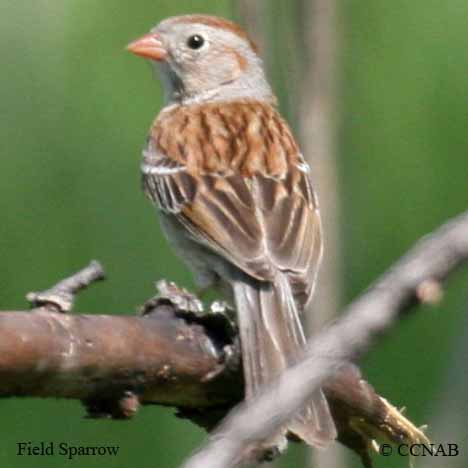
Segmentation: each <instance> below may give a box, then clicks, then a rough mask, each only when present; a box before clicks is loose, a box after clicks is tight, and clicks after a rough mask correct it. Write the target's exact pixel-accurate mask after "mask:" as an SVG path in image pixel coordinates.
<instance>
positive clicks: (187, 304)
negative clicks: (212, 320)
mask: <svg viewBox="0 0 468 468" xmlns="http://www.w3.org/2000/svg"><path fill="white" fill-rule="evenodd" d="M155 286H156V289H157V291H158V293H157V294H156V295H155V296H154V297H152V298H151V299H149V300H147V301H146V302H145V303H144V304H143V306H142V307H141V309H140V314H141V315H146V314H149V313H150V312H151V311H152V310H153V309H154V308H155V307H156V306H158V305H160V304H163V303H166V304H167V303H170V304H172V305H174V306H175V307H177V309H178V310H180V311H183V312H190V313H193V314H195V315H204V313H205V311H204V307H203V303H202V302H201V301H200V299H198V297H197V296H195V295H194V294H192V293H190V292H189V291H187V290H186V289H185V288H182V287H180V286H177V284H175V283H174V282H172V281H167V280H164V279H163V280H159V281H157V282H156V284H155Z"/></svg>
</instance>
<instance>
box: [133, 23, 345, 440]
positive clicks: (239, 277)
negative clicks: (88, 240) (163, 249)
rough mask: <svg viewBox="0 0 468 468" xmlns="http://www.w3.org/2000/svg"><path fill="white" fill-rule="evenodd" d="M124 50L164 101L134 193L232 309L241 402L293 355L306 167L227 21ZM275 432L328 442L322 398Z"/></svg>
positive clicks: (169, 29)
mask: <svg viewBox="0 0 468 468" xmlns="http://www.w3.org/2000/svg"><path fill="white" fill-rule="evenodd" d="M127 49H128V50H129V51H130V52H132V53H133V54H136V55H137V56H140V57H143V58H145V59H148V60H149V61H150V63H151V64H152V65H153V66H154V69H155V70H156V71H157V73H158V74H159V76H160V78H161V82H162V84H163V88H164V92H165V105H164V107H163V108H162V109H161V111H160V112H159V114H158V116H157V117H156V119H155V120H154V122H153V123H152V125H151V128H150V131H149V135H148V138H147V143H146V146H145V149H144V150H143V158H142V163H141V174H142V185H143V189H144V192H145V194H146V195H147V197H148V198H149V199H150V200H151V201H152V202H153V203H154V205H155V206H156V207H157V209H158V211H159V218H160V222H161V226H162V230H163V231H164V233H165V235H166V237H167V239H168V241H169V243H170V244H171V245H172V247H173V248H174V249H175V251H176V253H177V254H178V255H179V256H180V257H181V259H182V260H183V261H184V262H185V263H186V264H187V266H188V267H189V269H190V270H191V271H192V272H193V274H194V277H195V279H196V282H197V283H198V285H199V286H200V288H202V289H207V288H210V287H214V288H217V289H218V290H220V291H222V292H223V294H224V295H225V296H226V297H227V298H228V300H230V301H233V303H234V306H235V309H236V314H237V324H238V329H239V334H240V343H241V354H242V362H243V373H244V382H245V398H246V400H247V401H251V400H252V398H254V397H255V396H256V395H257V394H258V393H259V392H260V391H261V389H262V388H263V387H264V386H265V385H268V384H269V383H271V382H273V381H274V379H276V378H277V377H278V376H279V375H280V374H281V373H282V372H283V371H284V370H285V369H286V368H287V367H289V366H291V365H293V364H294V363H295V362H297V361H298V360H299V358H300V356H301V355H302V353H303V352H304V347H305V344H306V339H305V336H304V331H303V327H302V324H301V321H300V314H301V313H302V311H303V310H304V309H306V307H307V306H308V304H309V303H310V299H311V297H312V294H313V290H314V286H315V283H316V277H317V272H318V268H319V265H320V262H321V258H322V251H323V242H322V228H321V221H320V212H319V205H318V201H317V196H316V194H315V192H314V189H313V187H312V183H311V174H310V172H311V170H310V167H309V165H308V164H307V163H306V161H305V159H304V157H303V155H302V154H301V151H300V149H299V146H298V144H297V143H296V140H295V138H294V136H293V134H292V131H291V129H290V127H289V126H288V124H287V123H286V121H285V119H283V117H282V116H281V115H280V113H279V111H278V103H277V98H276V97H275V94H274V92H273V90H272V88H271V86H270V84H269V82H268V80H267V78H266V73H265V71H264V67H263V62H262V60H261V58H260V54H259V51H258V48H257V46H256V45H255V43H254V42H253V41H252V39H251V38H250V37H249V35H248V34H247V33H246V32H245V31H244V29H242V27H241V26H239V25H238V24H236V23H234V22H232V21H230V20H227V19H224V18H220V17H216V16H210V15H201V14H191V15H183V16H176V17H170V18H167V19H164V20H162V21H161V22H160V23H159V24H158V25H157V26H156V27H154V28H153V29H151V30H150V32H149V33H148V34H145V35H144V36H142V37H140V38H139V39H137V40H135V41H133V42H131V43H130V44H129V45H128V46H127ZM281 434H282V435H283V436H284V434H288V435H291V436H293V438H298V439H300V440H303V441H305V442H306V443H308V444H309V445H312V446H315V447H325V446H327V445H328V444H329V443H330V442H331V441H332V440H334V439H335V438H336V427H335V424H334V421H333V418H332V416H331V412H330V408H329V405H328V402H327V399H326V397H325V396H324V393H323V391H322V390H319V391H318V392H316V393H315V394H314V395H313V397H312V398H311V399H310V401H309V402H308V403H307V406H306V407H305V408H303V409H301V410H300V412H298V413H297V414H296V415H294V416H293V418H292V419H291V421H290V422H288V423H287V427H285V428H283V429H282V433H281Z"/></svg>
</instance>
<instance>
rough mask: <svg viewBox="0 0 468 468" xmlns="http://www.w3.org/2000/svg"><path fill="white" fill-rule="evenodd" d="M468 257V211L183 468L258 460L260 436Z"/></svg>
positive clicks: (350, 310)
mask: <svg viewBox="0 0 468 468" xmlns="http://www.w3.org/2000/svg"><path fill="white" fill-rule="evenodd" d="M467 259H468V212H466V213H464V214H462V215H460V216H459V217H457V218H456V219H454V220H452V221H451V222H449V223H447V224H446V225H444V226H442V227H441V228H439V229H438V230H437V231H436V232H435V233H434V234H432V235H431V236H428V237H426V238H423V239H422V240H421V241H419V242H418V243H417V244H416V246H415V247H414V248H413V249H412V250H411V251H410V252H409V253H408V254H406V255H405V256H404V257H403V258H402V259H401V260H400V261H399V262H398V263H397V264H396V265H395V266H394V267H393V268H391V269H390V270H389V271H388V272H387V273H385V274H384V275H383V276H382V277H381V278H380V279H379V280H378V281H377V282H376V283H375V284H374V286H373V287H371V288H370V289H369V290H368V291H367V292H365V293H364V294H363V295H362V296H361V297H359V298H358V299H356V300H355V301H354V302H353V303H352V304H351V305H350V306H348V307H347V308H346V310H345V311H344V316H343V319H341V320H339V321H338V322H337V323H336V324H335V325H333V326H331V327H329V328H328V329H326V330H324V331H322V332H320V333H319V334H318V335H317V336H316V337H314V338H313V339H312V340H311V342H310V344H309V346H308V349H307V354H306V357H305V359H304V360H302V361H301V362H300V363H299V364H297V365H295V366H294V367H292V368H290V369H289V370H287V371H286V372H285V373H284V374H283V375H282V376H281V377H280V378H279V379H278V380H277V381H275V382H274V383H273V384H272V385H270V386H268V387H267V388H266V389H265V391H264V392H263V394H261V395H259V396H258V397H257V398H255V400H253V401H252V402H251V403H250V404H246V403H243V404H242V405H240V407H239V408H238V409H237V410H235V411H233V412H232V413H231V414H230V416H228V418H226V420H225V422H224V423H223V424H222V425H221V426H220V428H219V429H218V430H217V431H216V432H215V433H214V434H213V436H212V437H211V438H210V441H209V442H208V444H207V445H206V446H205V447H204V448H203V449H202V450H200V451H199V452H198V453H197V454H195V455H194V456H193V457H192V458H191V459H190V460H188V461H187V462H186V463H185V464H184V465H183V466H184V468H231V467H234V466H240V465H242V464H245V463H246V462H248V461H252V460H253V459H255V455H256V451H257V450H258V447H259V446H261V444H262V442H263V441H265V440H268V438H269V437H270V436H271V435H272V434H274V433H275V431H276V430H277V429H278V428H279V427H281V426H282V425H283V424H285V423H286V422H287V421H288V420H289V419H290V418H291V416H292V415H294V414H295V413H296V412H297V411H298V410H299V409H300V408H301V407H302V406H304V404H305V403H306V402H307V400H308V399H309V398H310V396H311V395H312V394H313V393H314V392H315V391H316V390H317V389H318V388H320V387H321V386H323V384H324V382H325V381H326V380H327V379H329V378H330V377H332V376H333V375H334V374H335V373H336V372H337V371H339V370H340V369H341V368H343V366H345V365H346V362H347V361H348V360H350V359H354V358H356V357H357V356H358V355H360V354H362V353H363V352H364V351H365V350H367V348H368V347H369V346H370V344H371V343H372V342H373V341H374V340H375V338H377V337H378V336H379V335H381V334H382V333H384V332H386V331H388V330H389V328H390V327H391V326H392V325H394V324H396V323H397V321H398V319H400V318H401V317H403V316H404V314H405V313H406V312H408V310H409V309H410V307H411V306H412V305H414V304H416V303H417V302H418V296H417V289H418V287H419V286H420V285H421V284H422V283H423V282H424V281H427V280H429V279H430V280H433V281H437V282H442V281H443V280H445V279H446V278H447V277H448V275H449V274H450V273H451V272H453V271H454V270H455V269H456V268H457V267H458V266H459V265H460V264H461V263H463V262H466V261H467Z"/></svg>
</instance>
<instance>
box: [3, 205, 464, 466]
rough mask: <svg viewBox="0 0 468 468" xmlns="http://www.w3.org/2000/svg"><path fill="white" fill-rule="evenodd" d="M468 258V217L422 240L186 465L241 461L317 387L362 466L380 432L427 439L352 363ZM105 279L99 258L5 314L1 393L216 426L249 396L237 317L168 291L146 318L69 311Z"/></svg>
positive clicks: (98, 411)
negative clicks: (188, 304)
mask: <svg viewBox="0 0 468 468" xmlns="http://www.w3.org/2000/svg"><path fill="white" fill-rule="evenodd" d="M467 257H468V213H466V214H464V215H462V216H460V217H459V218H457V219H456V220H454V221H452V222H451V223H448V224H447V225H446V226H445V227H442V228H440V229H439V230H438V231H437V232H436V233H435V234H434V235H432V236H431V237H428V238H426V239H423V240H422V241H421V242H420V243H419V244H418V245H417V246H416V247H415V248H414V249H413V250H412V251H411V252H410V253H409V254H408V255H407V256H405V257H404V258H403V259H402V260H401V261H400V262H399V263H398V264H397V265H396V266H395V267H394V268H392V269H391V270H390V271H389V272H388V273H386V274H385V275H384V276H383V277H382V279H381V280H379V281H378V282H377V283H376V285H375V286H374V287H373V288H371V289H370V290H369V291H367V292H365V293H364V294H363V295H362V296H361V297H360V298H359V299H357V300H356V301H355V302H354V303H353V304H351V305H350V306H349V307H348V309H347V310H346V312H347V314H346V316H345V318H344V319H343V320H341V321H340V322H338V323H337V324H336V325H334V326H332V327H330V328H329V329H328V330H326V331H325V332H324V333H321V334H320V335H319V336H318V337H317V338H315V339H314V340H313V341H312V343H311V346H310V349H309V353H308V354H309V357H310V356H312V359H309V360H307V361H304V362H302V363H301V364H299V365H298V366H296V367H294V368H292V369H290V370H288V371H287V373H285V375H284V376H283V377H282V378H281V380H280V381H279V384H278V385H276V387H275V388H274V389H272V388H270V389H268V390H267V392H266V393H265V395H263V397H262V398H261V399H260V401H259V402H257V403H255V404H254V405H252V407H250V406H249V408H247V411H248V412H249V413H248V416H247V421H248V422H246V414H245V411H246V409H245V406H244V407H243V408H244V409H243V410H241V412H235V413H233V414H232V415H231V416H230V417H229V419H227V422H225V423H224V424H223V425H222V427H221V431H222V432H221V434H222V435H221V436H220V433H219V432H217V433H216V434H215V436H214V437H213V439H212V441H211V443H210V444H209V445H208V447H207V448H206V449H205V450H204V451H202V452H200V453H199V454H198V455H197V456H196V458H195V459H193V460H191V461H190V462H189V463H188V464H187V465H186V466H187V467H190V468H193V467H198V466H203V467H204V468H206V467H208V468H209V467H211V466H216V467H217V468H219V467H225V466H234V465H235V464H236V463H238V462H241V461H245V460H246V459H248V458H249V457H251V456H252V455H254V454H255V450H256V447H258V444H259V443H261V441H262V440H264V439H265V438H267V437H268V435H269V434H270V431H272V430H274V427H278V426H279V425H281V424H282V423H283V422H284V421H285V420H287V418H288V417H289V416H290V415H291V414H293V413H294V412H295V411H296V410H297V408H299V407H300V406H302V404H303V402H304V401H306V400H307V396H308V395H309V394H310V392H312V391H313V388H317V387H318V386H321V387H323V388H324V391H325V393H326V395H327V398H328V400H329V402H330V406H331V409H332V413H333V416H334V418H335V420H336V423H337V427H338V431H339V440H340V441H341V442H343V443H344V444H346V445H347V446H349V447H351V448H352V449H354V450H355V451H357V452H358V453H359V454H360V455H361V457H362V459H363V461H364V463H365V464H366V466H370V459H369V457H368V454H367V449H368V447H369V444H370V442H371V441H372V440H373V439H374V438H376V437H383V438H386V439H388V440H390V441H393V442H398V441H404V440H423V439H424V435H423V434H422V433H421V432H420V431H419V430H418V429H417V428H416V427H414V426H413V425H412V424H411V423H410V422H409V421H408V420H407V419H406V418H404V417H403V416H402V415H401V414H400V413H399V412H398V411H397V410H396V408H394V407H393V406H391V405H390V404H389V403H388V402H387V401H386V400H384V399H383V398H381V397H380V396H379V395H377V394H376V393H375V391H374V390H373V388H372V387H371V386H370V385H369V384H368V383H366V382H365V381H364V380H363V379H362V377H361V374H360V372H359V370H358V369H357V367H355V366H354V365H353V364H349V362H348V361H347V360H348V359H349V358H350V357H352V356H354V355H355V354H356V353H357V352H361V351H362V350H363V349H364V348H365V347H367V345H368V344H369V342H370V339H371V338H373V337H374V336H375V335H377V334H380V333H381V332H382V331H384V330H386V329H387V328H388V327H389V326H390V325H391V324H392V323H393V322H394V321H395V320H396V319H397V318H398V317H399V316H401V315H403V312H405V311H407V310H408V308H409V307H410V306H411V305H412V304H414V303H416V302H417V301H422V300H424V301H434V300H436V299H437V298H438V297H439V296H440V288H439V286H438V285H439V282H440V281H442V280H444V279H445V278H446V277H447V276H448V275H449V274H450V273H451V272H452V271H453V270H454V269H455V268H456V267H457V266H458V265H459V264H460V263H461V262H463V261H465V260H466V259H467ZM102 275H103V273H102V269H101V268H100V267H99V266H98V265H97V264H92V265H91V266H90V267H88V268H87V269H85V270H84V271H82V272H79V273H78V274H77V275H74V276H73V277H71V278H69V279H67V280H64V281H62V282H60V283H59V284H58V285H57V286H56V287H54V288H51V289H50V290H48V291H46V292H43V293H37V294H36V295H35V296H30V298H31V299H34V303H35V304H36V305H37V304H39V306H38V307H37V306H36V308H34V309H33V310H32V311H30V312H26V311H20V312H1V313H0V397H12V396H34V397H55V398H57V397H59V398H74V399H79V400H81V401H83V402H84V403H85V405H86V407H87V410H88V413H89V414H90V415H91V416H110V417H114V418H126V417H130V416H131V415H132V414H133V413H134V412H135V411H136V410H137V409H138V406H139V405H140V403H142V404H162V405H171V406H176V407H177V408H178V409H179V415H181V416H182V417H186V418H190V419H191V420H193V421H194V422H196V423H197V424H200V425H203V426H204V427H206V428H208V429H211V428H213V426H214V425H215V424H216V423H217V422H218V421H219V420H220V419H221V418H222V417H224V415H225V414H226V412H227V411H228V410H229V409H230V408H231V407H233V406H234V405H235V404H236V403H238V402H239V401H240V400H241V399H242V397H243V391H242V389H243V382H242V372H241V365H240V356H239V347H238V343H237V335H236V330H235V328H233V326H232V324H231V322H230V320H229V319H228V318H227V316H226V315H224V314H223V313H210V314H206V315H202V316H200V315H199V314H197V313H193V312H187V311H186V310H183V309H182V306H181V305H180V304H182V303H183V302H182V303H181V302H178V301H176V300H174V298H173V297H172V296H171V294H172V293H170V294H168V293H167V291H169V290H170V288H166V290H165V293H166V294H165V295H162V296H161V295H160V296H159V297H156V298H155V299H152V300H151V301H149V302H148V303H147V304H146V306H145V312H146V315H144V316H136V317H131V316H109V315H73V316H72V315H68V314H65V313H64V312H65V311H67V310H69V309H70V308H71V305H69V304H72V302H73V296H74V294H75V293H76V292H77V291H79V290H80V289H81V288H82V287H83V286H86V285H89V284H90V283H92V282H93V281H94V280H96V279H99V278H101V277H102ZM57 291H61V293H64V294H65V296H67V294H68V295H70V296H71V297H69V298H68V299H69V300H70V301H71V302H70V301H69V302H66V303H65V305H63V304H62V303H61V302H60V301H57V300H55V299H54V298H55V296H56V295H57ZM38 298H41V299H40V300H39V299H38ZM51 298H52V299H51ZM176 304H178V305H176ZM332 375H334V376H333V378H330V376H332ZM325 379H328V380H326V381H325ZM324 381H325V383H324ZM213 454H215V455H214V458H213ZM213 460H216V462H215V463H214V464H213ZM199 463H201V464H199Z"/></svg>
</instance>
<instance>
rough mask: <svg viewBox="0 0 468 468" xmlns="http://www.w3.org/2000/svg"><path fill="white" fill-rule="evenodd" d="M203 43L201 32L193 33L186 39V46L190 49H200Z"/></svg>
mask: <svg viewBox="0 0 468 468" xmlns="http://www.w3.org/2000/svg"><path fill="white" fill-rule="evenodd" d="M204 44H205V38H204V37H203V36H202V35H201V34H193V35H191V36H190V37H189V38H188V39H187V46H188V47H189V48H190V49H192V50H198V49H201V48H202V47H203V46H204Z"/></svg>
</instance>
